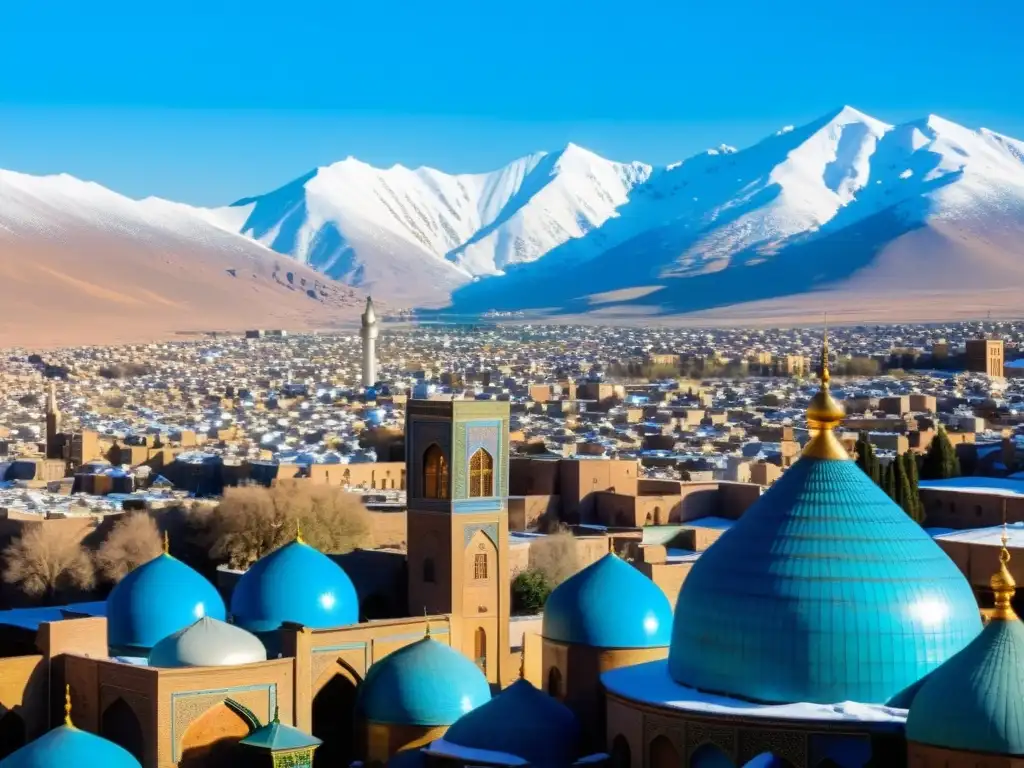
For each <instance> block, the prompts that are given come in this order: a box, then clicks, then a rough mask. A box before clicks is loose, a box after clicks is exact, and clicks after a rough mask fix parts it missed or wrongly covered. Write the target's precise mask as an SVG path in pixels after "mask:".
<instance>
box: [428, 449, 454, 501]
mask: <svg viewBox="0 0 1024 768" xmlns="http://www.w3.org/2000/svg"><path fill="white" fill-rule="evenodd" d="M423 495H424V496H425V497H426V498H428V499H447V498H448V459H446V458H445V456H444V451H442V450H441V446H439V445H438V444H437V443H434V444H433V445H431V446H430V447H429V448H427V450H426V453H424V454H423Z"/></svg>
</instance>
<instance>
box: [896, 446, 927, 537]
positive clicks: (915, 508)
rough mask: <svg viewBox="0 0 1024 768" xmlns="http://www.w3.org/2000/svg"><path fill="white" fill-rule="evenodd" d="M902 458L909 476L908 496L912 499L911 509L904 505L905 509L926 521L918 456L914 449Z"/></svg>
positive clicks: (918, 518)
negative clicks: (920, 485)
mask: <svg viewBox="0 0 1024 768" xmlns="http://www.w3.org/2000/svg"><path fill="white" fill-rule="evenodd" d="M901 459H902V460H903V471H904V474H905V475H906V477H907V487H908V493H909V496H908V498H909V501H910V507H909V509H908V508H907V507H906V506H904V509H907V514H908V515H910V516H911V517H912V518H914V519H915V520H916V521H917V522H919V523H920V522H923V521H924V503H923V502H922V501H921V489H920V487H919V480H920V478H919V477H918V470H917V456H915V455H914V453H913V451H907V452H906V453H904V454H903V456H902V457H901Z"/></svg>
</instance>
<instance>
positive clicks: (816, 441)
mask: <svg viewBox="0 0 1024 768" xmlns="http://www.w3.org/2000/svg"><path fill="white" fill-rule="evenodd" d="M818 378H819V380H820V381H821V389H819V390H818V393H817V394H816V395H815V396H814V397H812V398H811V402H810V404H809V405H808V406H807V427H808V429H810V430H812V431H814V432H815V434H814V436H813V437H812V438H811V440H810V442H809V443H807V445H806V446H805V447H804V451H803V455H804V456H805V457H807V458H812V459H833V460H838V461H842V460H849V458H850V455H849V454H848V453H847V452H846V449H845V448H843V445H842V443H840V442H839V439H838V438H837V437H836V435H835V432H834V431H833V430H835V428H836V427H837V426H839V423H840V422H841V421H842V420H843V417H844V416H845V415H846V411H844V410H843V406H841V405H840V404H839V403H837V402H836V400H835V398H834V397H832V393H831V392H830V391H829V382H830V381H831V380H832V375H831V373H829V370H828V315H826V316H825V330H824V331H823V332H822V336H821V369H820V371H819V373H818Z"/></svg>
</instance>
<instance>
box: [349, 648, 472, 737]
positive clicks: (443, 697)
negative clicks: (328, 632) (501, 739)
mask: <svg viewBox="0 0 1024 768" xmlns="http://www.w3.org/2000/svg"><path fill="white" fill-rule="evenodd" d="M490 698H491V688H490V685H489V684H488V683H487V678H485V677H484V675H483V672H481V671H480V668H479V667H477V665H476V664H474V663H473V662H472V661H470V660H469V659H467V658H466V657H465V656H463V655H462V654H461V653H459V652H458V651H456V650H455V649H453V648H450V647H449V646H447V645H444V644H443V643H439V642H437V641H436V640H432V639H431V638H429V637H424V638H423V639H422V640H417V641H416V642H415V643H413V644H412V645H407V646H405V647H404V648H399V649H398V650H397V651H395V652H394V653H390V654H388V655H387V656H385V657H384V658H383V659H381V660H380V661H378V662H376V663H375V664H374V665H373V666H372V667H370V669H369V671H368V672H367V673H366V679H365V680H364V681H363V684H362V685H361V686H359V698H358V702H357V704H356V709H357V711H358V712H359V714H360V716H361V717H362V718H363V719H365V720H367V721H368V722H371V723H386V724H389V725H451V724H452V723H454V722H455V721H456V720H458V719H459V718H460V717H462V716H463V715H464V714H466V713H467V712H470V711H472V710H474V709H476V708H477V707H479V706H480V705H481V704H484V703H485V702H487V701H489V700H490Z"/></svg>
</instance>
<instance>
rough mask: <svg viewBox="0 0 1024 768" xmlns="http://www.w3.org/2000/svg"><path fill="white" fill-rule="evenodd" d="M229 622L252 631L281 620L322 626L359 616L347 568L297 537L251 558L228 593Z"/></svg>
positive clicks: (275, 626) (271, 627)
mask: <svg viewBox="0 0 1024 768" xmlns="http://www.w3.org/2000/svg"><path fill="white" fill-rule="evenodd" d="M231 615H232V616H233V617H234V620H235V623H236V624H238V625H239V626H242V627H245V628H246V629H248V630H249V631H250V632H255V633H257V634H259V633H263V632H271V631H273V630H275V629H278V628H279V627H280V626H281V625H282V624H283V623H285V622H292V623H295V624H301V625H303V626H305V627H310V628H312V629H327V628H330V627H341V626H344V625H346V624H355V623H356V622H358V621H359V599H358V597H356V590H355V587H354V586H352V581H351V579H349V577H348V574H346V573H345V571H344V570H343V569H342V568H341V566H339V565H338V564H337V563H335V562H334V561H333V560H331V558H329V557H327V555H325V554H323V553H322V552H319V551H318V550H316V549H314V548H313V547H311V546H309V545H308V544H305V543H303V542H302V541H301V540H297V541H293V542H291V543H290V544H286V545H285V546H283V547H281V548H280V549H276V550H274V551H273V552H271V553H270V554H269V555H267V556H266V557H263V558H261V559H260V560H258V561H256V562H255V563H254V564H253V566H252V567H251V568H250V569H249V570H248V571H246V572H245V573H244V574H243V575H242V578H241V579H239V580H238V584H237V585H235V591H234V592H233V593H232V595H231Z"/></svg>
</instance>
